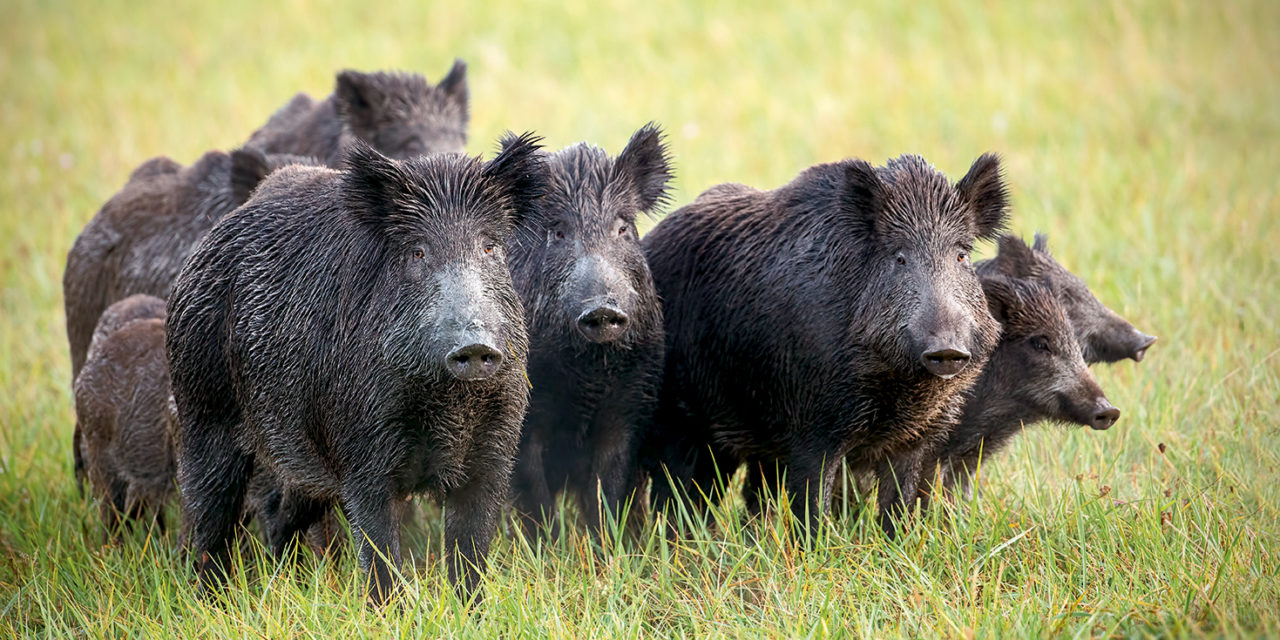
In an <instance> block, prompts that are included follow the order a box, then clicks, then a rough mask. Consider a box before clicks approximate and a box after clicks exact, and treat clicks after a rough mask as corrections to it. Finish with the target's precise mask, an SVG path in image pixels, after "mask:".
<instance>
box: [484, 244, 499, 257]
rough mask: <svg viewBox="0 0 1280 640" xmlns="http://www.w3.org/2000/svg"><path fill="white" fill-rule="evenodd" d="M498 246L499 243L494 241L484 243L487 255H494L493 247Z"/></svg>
mask: <svg viewBox="0 0 1280 640" xmlns="http://www.w3.org/2000/svg"><path fill="white" fill-rule="evenodd" d="M496 246H497V245H495V244H493V243H492V242H490V243H488V244H486V245H484V252H485V254H486V255H492V254H493V249H494V247H496Z"/></svg>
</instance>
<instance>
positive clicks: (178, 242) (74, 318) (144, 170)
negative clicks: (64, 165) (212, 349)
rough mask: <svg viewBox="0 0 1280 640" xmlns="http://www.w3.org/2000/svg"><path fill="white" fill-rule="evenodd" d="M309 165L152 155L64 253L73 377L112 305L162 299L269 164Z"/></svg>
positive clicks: (251, 154) (242, 153)
mask: <svg viewBox="0 0 1280 640" xmlns="http://www.w3.org/2000/svg"><path fill="white" fill-rule="evenodd" d="M295 163H304V164H305V163H311V164H314V161H312V160H309V159H307V158H299V157H296V156H287V155H272V156H264V155H263V154H262V153H261V152H259V151H255V150H253V149H243V150H239V151H233V152H231V153H230V154H227V153H224V152H221V151H210V152H209V153H206V154H204V156H202V157H201V158H200V159H199V160H197V161H196V162H195V163H194V164H192V165H191V166H190V167H186V168H183V167H182V166H181V165H179V164H177V163H176V162H173V161H172V160H170V159H168V158H153V159H151V160H148V161H147V162H145V163H143V164H142V166H140V167H138V168H137V169H136V170H134V172H133V174H132V175H131V176H130V177H129V182H128V183H127V184H126V185H125V187H124V189H121V190H120V192H119V193H117V194H116V195H115V196H113V197H112V198H111V199H110V200H108V201H107V203H106V204H104V205H103V206H102V209H101V210H100V211H98V214H97V215H95V216H94V217H93V220H91V221H90V222H89V224H88V225H86V226H85V228H84V230H83V231H81V232H80V236H79V237H77V238H76V241H75V244H74V245H73V246H72V247H71V251H70V252H69V253H68V254H67V268H66V271H65V272H64V273H63V276H62V301H63V305H64V310H65V312H66V322H67V340H68V342H70V345H71V373H72V380H73V381H74V380H75V378H76V377H78V376H79V375H80V369H81V367H83V366H84V362H85V357H86V351H87V350H88V349H89V341H90V339H91V337H92V336H93V332H94V327H95V326H96V325H97V324H98V317H99V316H100V315H102V312H103V311H104V310H105V309H106V308H107V307H108V306H110V305H111V304H112V303H114V302H116V301H118V300H123V299H125V298H126V297H128V296H131V295H134V294H147V295H150V296H156V297H158V298H161V299H164V298H167V297H168V295H169V288H170V287H171V286H172V285H173V281H174V279H175V278H177V276H178V272H179V271H180V270H181V269H182V263H183V262H185V261H186V259H187V256H188V255H190V254H191V252H192V251H194V250H195V248H196V245H197V244H198V243H199V242H200V240H201V239H202V238H204V236H205V234H206V233H208V232H209V229H210V228H212V227H213V225H214V223H216V222H217V221H218V220H220V219H222V217H223V216H225V215H226V214H228V213H230V212H231V211H233V210H234V209H235V208H236V207H238V206H239V205H240V204H242V203H243V202H244V201H245V200H247V199H248V198H249V194H250V192H251V191H252V190H253V187H254V186H255V185H256V184H257V183H258V182H259V181H261V180H262V178H263V176H265V175H266V174H267V173H270V172H271V171H272V170H274V169H276V168H279V167H281V166H284V165H288V164H295ZM72 449H73V452H74V455H75V473H76V482H77V483H83V478H84V461H83V460H82V459H81V458H80V449H81V447H80V434H79V431H78V430H77V431H76V433H75V435H74V437H73V443H72Z"/></svg>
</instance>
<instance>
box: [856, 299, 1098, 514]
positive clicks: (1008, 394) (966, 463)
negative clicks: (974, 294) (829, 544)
mask: <svg viewBox="0 0 1280 640" xmlns="http://www.w3.org/2000/svg"><path fill="white" fill-rule="evenodd" d="M981 280H982V288H983V291H984V292H985V294H986V297H987V302H988V305H989V306H990V309H991V314H992V315H993V316H994V317H995V318H996V319H997V320H998V321H999V322H1000V325H1001V334H1000V342H999V344H997V345H996V348H995V350H994V351H993V352H992V353H991V359H990V360H989V361H988V362H987V366H986V368H985V369H984V370H983V372H982V375H981V376H980V377H979V378H978V381H977V383H975V384H974V386H973V388H971V389H969V390H968V391H967V392H965V399H964V408H963V410H962V412H961V414H960V416H959V417H958V419H957V421H956V422H955V423H954V426H951V427H949V428H948V430H947V437H946V439H945V440H942V441H940V442H938V443H937V444H936V445H935V446H933V447H932V448H926V449H925V450H923V451H922V453H921V463H920V465H919V469H918V473H920V474H921V477H920V480H919V483H918V489H919V493H918V494H917V496H918V499H919V500H920V503H921V504H922V505H927V503H928V502H929V499H930V498H931V496H933V495H934V494H936V493H938V489H942V490H943V493H944V494H949V493H950V491H951V489H952V488H953V487H954V486H955V485H956V484H959V485H960V486H961V488H962V489H963V490H964V491H965V492H969V491H970V490H971V487H972V484H971V479H972V476H973V474H974V473H975V472H977V470H978V464H979V461H981V463H982V464H983V466H984V467H985V465H986V464H987V462H988V461H989V460H990V459H991V458H992V456H994V455H995V454H996V453H998V452H999V451H1000V450H1001V449H1003V448H1004V447H1006V446H1007V445H1008V444H1009V442H1010V440H1012V439H1013V437H1014V436H1016V435H1018V434H1019V433H1022V431H1023V430H1024V429H1025V428H1026V427H1029V426H1031V425H1034V424H1036V423H1038V422H1044V421H1049V422H1057V423H1062V424H1077V425H1082V426H1087V427H1091V428H1093V429H1098V430H1103V429H1108V428H1110V427H1111V425H1113V424H1115V421H1116V420H1117V419H1119V417H1120V411H1119V410H1118V409H1116V408H1115V407H1113V406H1111V403H1110V402H1109V401H1108V400H1107V397H1106V395H1105V394H1104V393H1103V392H1102V389H1101V388H1099V387H1098V383H1097V382H1096V381H1095V380H1094V378H1093V376H1092V375H1091V374H1090V373H1089V368H1088V365H1087V364H1086V363H1085V360H1084V354H1083V352H1082V350H1081V347H1080V344H1079V343H1078V342H1077V340H1076V336H1075V332H1074V330H1073V328H1072V324H1071V321H1070V320H1069V319H1068V316H1067V311H1066V307H1067V305H1065V304H1062V303H1061V301H1060V300H1059V299H1058V298H1057V296H1055V294H1054V292H1053V291H1051V290H1050V289H1049V288H1048V287H1046V286H1044V285H1042V284H1039V283H1037V282H1035V281H1030V280H1020V279H1014V278H1006V277H1004V276H1000V275H992V274H989V275H985V276H982V278H981ZM895 471H904V470H903V469H901V468H899V469H893V470H890V469H887V468H884V467H882V468H881V469H880V471H879V475H880V487H879V495H878V502H879V503H880V512H881V525H882V526H883V527H884V528H885V531H886V532H887V533H889V534H890V535H892V534H893V531H894V523H893V520H894V519H895V518H896V517H897V516H898V515H899V513H900V512H901V510H902V509H903V508H904V507H905V505H902V504H901V503H900V502H899V496H900V494H899V492H898V486H897V483H896V482H895V479H896V478H901V477H902V474H901V473H898V474H896V478H895V474H894V473H893V472H895ZM938 480H940V481H941V486H938V485H937V481H938Z"/></svg>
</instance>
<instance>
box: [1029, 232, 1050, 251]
mask: <svg viewBox="0 0 1280 640" xmlns="http://www.w3.org/2000/svg"><path fill="white" fill-rule="evenodd" d="M1032 248H1033V249H1035V250H1036V251H1037V252H1039V253H1043V254H1046V255H1047V254H1048V253H1049V236H1047V235H1045V234H1043V233H1040V232H1039V231H1037V232H1036V239H1035V245H1034V246H1033V247H1032Z"/></svg>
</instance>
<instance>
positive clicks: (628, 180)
mask: <svg viewBox="0 0 1280 640" xmlns="http://www.w3.org/2000/svg"><path fill="white" fill-rule="evenodd" d="M672 173H673V172H672V169H671V154H670V152H669V151H668V149H667V143H666V140H664V136H663V135H662V128H661V127H659V126H658V125H656V124H654V123H652V122H650V123H649V124H646V125H644V126H643V127H640V130H639V131H636V132H635V134H633V135H632V136H631V141H630V142H628V143H627V146H626V147H625V148H624V149H623V150H622V153H620V154H618V159H617V160H616V161H614V163H613V177H614V179H615V180H618V181H620V182H623V183H625V184H629V185H631V189H632V192H633V193H634V194H635V195H636V204H637V208H638V209H639V210H640V211H644V212H646V213H652V212H653V211H654V210H655V209H657V208H659V207H662V206H665V205H666V204H667V201H668V198H669V197H670V196H669V194H668V193H667V186H668V184H669V183H670V182H671V176H672Z"/></svg>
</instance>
